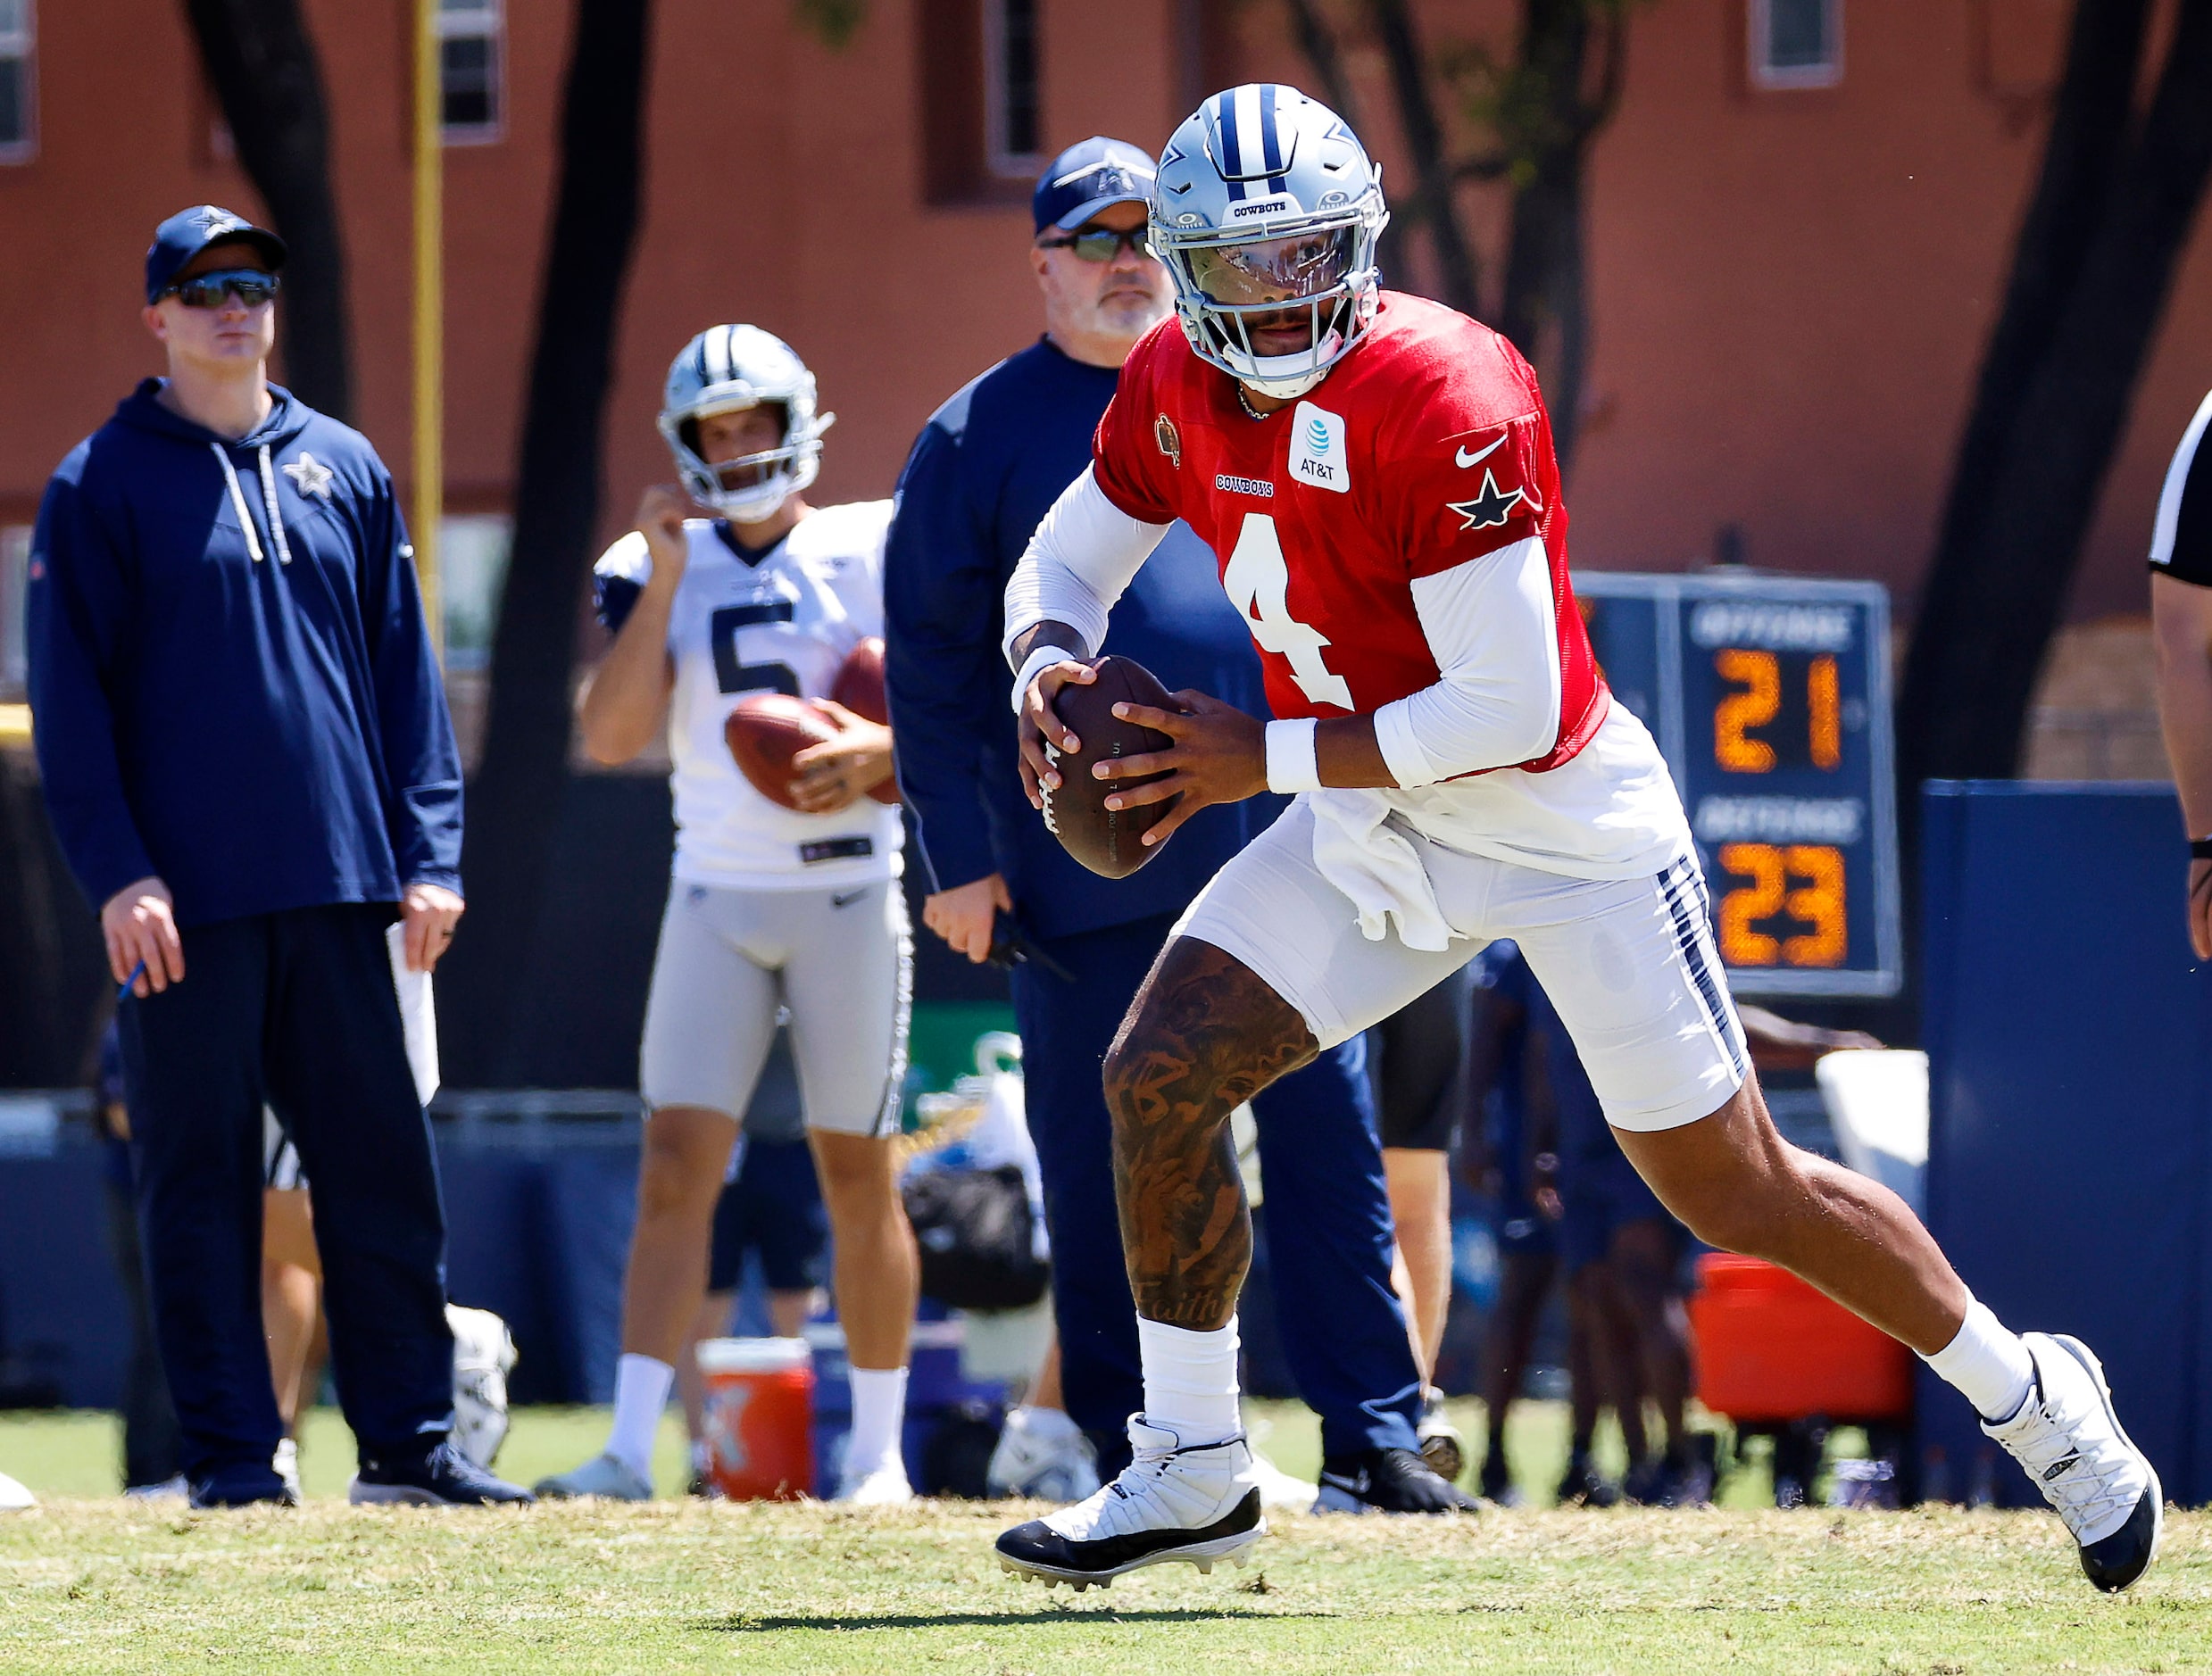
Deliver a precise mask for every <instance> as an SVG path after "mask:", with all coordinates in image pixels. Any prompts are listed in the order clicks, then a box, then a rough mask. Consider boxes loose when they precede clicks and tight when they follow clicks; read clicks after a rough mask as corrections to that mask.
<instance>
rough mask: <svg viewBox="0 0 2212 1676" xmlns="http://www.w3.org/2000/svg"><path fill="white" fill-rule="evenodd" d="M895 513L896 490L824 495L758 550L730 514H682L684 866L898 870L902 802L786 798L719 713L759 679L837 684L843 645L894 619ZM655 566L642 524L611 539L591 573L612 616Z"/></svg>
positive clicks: (675, 729)
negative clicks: (751, 775)
mask: <svg viewBox="0 0 2212 1676" xmlns="http://www.w3.org/2000/svg"><path fill="white" fill-rule="evenodd" d="M890 523H891V502H888V501H862V502H853V503H852V504H851V505H849V506H829V507H823V508H821V509H820V510H818V511H815V512H813V513H811V514H810V515H809V516H807V517H805V518H802V519H800V520H799V522H798V524H797V525H796V526H794V528H793V529H792V531H791V533H790V534H789V535H786V537H785V538H784V539H783V540H782V541H781V542H780V543H778V544H777V545H776V546H774V547H772V548H770V549H769V551H768V552H766V553H764V554H761V555H760V556H759V558H758V560H757V562H751V563H749V562H747V560H745V559H744V557H743V556H741V555H740V554H739V552H737V551H736V548H735V547H734V546H733V545H732V544H731V543H730V542H729V541H728V539H726V538H725V536H724V535H723V533H722V532H723V530H724V528H725V527H726V526H724V525H722V524H721V522H720V521H719V519H689V520H686V523H685V525H684V530H685V534H686V535H687V536H688V537H689V538H690V542H691V552H690V557H689V559H688V560H687V561H686V565H685V568H684V579H683V581H682V582H681V583H679V584H678V586H677V590H676V602H675V605H674V607H673V609H672V610H670V612H669V658H670V659H671V660H673V662H674V664H675V668H676V688H675V692H674V693H673V694H672V696H671V697H670V700H669V760H670V762H671V763H672V764H673V765H674V772H673V773H672V774H671V775H670V776H669V784H670V785H671V786H672V787H673V788H674V791H675V794H676V865H675V875H676V877H678V879H681V880H683V881H684V882H686V884H716V885H723V886H727V887H735V888H737V889H741V890H799V889H813V888H815V887H818V886H824V885H827V886H842V885H852V884H869V883H873V882H874V881H876V880H878V879H886V878H891V877H894V876H895V875H897V873H898V871H899V845H900V842H901V838H902V830H901V826H900V823H899V811H898V809H897V808H896V806H894V805H889V804H884V803H878V802H877V801H875V800H874V799H873V798H862V799H861V801H858V802H856V803H854V804H852V806H851V807H850V808H847V809H841V810H839V811H838V812H837V813H836V814H835V815H802V814H801V813H799V812H798V811H797V810H796V809H785V808H784V807H783V806H782V805H780V804H778V803H772V802H770V801H769V800H768V799H767V798H765V797H763V796H761V793H760V792H756V791H755V790H753V785H752V784H751V782H749V781H748V780H747V779H746V778H745V776H744V774H743V773H741V772H740V771H739V769H738V767H737V764H736V761H735V760H734V759H732V758H731V756H730V754H729V747H728V744H727V743H725V742H724V740H723V737H722V724H723V723H724V722H725V721H726V720H727V719H728V717H729V713H730V711H732V710H733V709H736V708H737V703H738V701H739V700H741V699H743V698H744V697H745V696H746V695H747V694H748V693H759V692H770V693H790V694H792V695H793V696H794V697H795V698H824V697H827V695H828V693H829V689H830V686H831V685H832V684H833V683H834V682H835V681H836V678H837V670H838V668H840V667H841V666H842V665H843V664H844V660H845V657H846V654H848V653H849V652H850V651H852V648H853V647H854V646H855V645H857V644H859V643H860V642H861V641H862V640H863V639H865V638H867V637H868V636H869V635H881V634H882V633H883V544H884V534H885V532H886V530H887V529H888V528H889V527H890ZM652 574H653V555H652V552H651V551H650V550H649V549H648V548H647V547H646V545H645V538H644V535H641V534H639V533H638V532H637V531H636V530H633V531H631V532H630V533H629V534H628V535H625V536H623V537H622V539H621V540H620V541H618V542H617V543H614V545H613V546H611V547H610V548H608V549H607V552H606V555H605V557H603V558H602V559H601V560H600V561H599V562H598V564H597V565H596V566H595V567H594V568H593V577H594V581H595V585H596V586H597V590H598V595H599V608H600V617H601V619H602V620H603V621H604V622H605V623H606V624H607V626H609V627H611V628H620V626H621V624H622V622H623V620H624V619H625V618H627V617H628V614H629V609H630V607H631V605H632V604H633V603H634V602H635V601H636V597H637V591H638V590H639V589H640V588H641V587H642V586H643V585H644V582H645V579H646V578H647V577H650V576H651V575H652Z"/></svg>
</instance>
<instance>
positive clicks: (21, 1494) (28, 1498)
mask: <svg viewBox="0 0 2212 1676" xmlns="http://www.w3.org/2000/svg"><path fill="white" fill-rule="evenodd" d="M37 1505H38V1498H37V1497H36V1496H34V1495H32V1494H31V1493H30V1491H29V1490H28V1489H24V1488H23V1487H22V1486H21V1484H19V1483H17V1482H16V1481H14V1480H13V1479H12V1478H10V1477H9V1476H8V1475H7V1474H6V1473H0V1513H28V1512H29V1510H30V1509H31V1508H33V1507H36V1506H37Z"/></svg>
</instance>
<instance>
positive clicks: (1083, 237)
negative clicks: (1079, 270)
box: [1037, 227, 1151, 261]
mask: <svg viewBox="0 0 2212 1676" xmlns="http://www.w3.org/2000/svg"><path fill="white" fill-rule="evenodd" d="M1145 232H1146V229H1145V228H1142V227H1133V228H1130V229H1129V230H1128V231H1127V232H1126V233H1117V232H1115V231H1114V229H1113V228H1110V227H1085V228H1079V229H1078V230H1077V231H1076V232H1073V233H1070V234H1069V236H1067V237H1066V238H1041V239H1039V240H1038V241H1037V245H1038V246H1039V248H1041V249H1044V250H1072V251H1074V252H1075V253H1076V254H1077V256H1079V257H1080V258H1082V260H1084V261H1113V259H1114V258H1115V256H1116V255H1118V254H1119V253H1120V251H1121V247H1122V246H1123V245H1127V246H1128V247H1129V253H1130V254H1131V255H1133V256H1148V255H1150V254H1151V252H1150V251H1148V250H1146V249H1145V248H1144V235H1145Z"/></svg>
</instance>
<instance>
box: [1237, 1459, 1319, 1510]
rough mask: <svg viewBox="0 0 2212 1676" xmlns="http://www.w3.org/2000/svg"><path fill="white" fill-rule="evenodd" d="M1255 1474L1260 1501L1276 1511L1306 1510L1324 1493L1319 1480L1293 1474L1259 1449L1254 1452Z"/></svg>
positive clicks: (1253, 1474)
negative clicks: (1310, 1480)
mask: <svg viewBox="0 0 2212 1676" xmlns="http://www.w3.org/2000/svg"><path fill="white" fill-rule="evenodd" d="M1252 1482H1253V1483H1254V1484H1256V1485H1257V1486H1258V1487H1259V1489H1260V1506H1262V1507H1266V1508H1268V1509H1271V1510H1272V1511H1274V1512H1276V1513H1304V1512H1305V1511H1306V1510H1307V1509H1308V1508H1310V1507H1311V1506H1313V1499H1314V1498H1315V1497H1317V1496H1318V1495H1319V1494H1320V1493H1321V1487H1320V1486H1319V1485H1318V1484H1310V1483H1308V1482H1307V1481H1305V1480H1304V1479H1302V1478H1293V1477H1292V1476H1291V1475H1290V1474H1289V1473H1286V1472H1285V1471H1284V1470H1283V1469H1282V1468H1281V1467H1279V1466H1277V1465H1276V1464H1275V1463H1274V1462H1273V1461H1270V1460H1269V1459H1268V1457H1267V1456H1266V1454H1265V1453H1264V1452H1262V1451H1261V1450H1259V1449H1253V1450H1252Z"/></svg>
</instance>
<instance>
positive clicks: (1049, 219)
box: [1029, 134, 1160, 233]
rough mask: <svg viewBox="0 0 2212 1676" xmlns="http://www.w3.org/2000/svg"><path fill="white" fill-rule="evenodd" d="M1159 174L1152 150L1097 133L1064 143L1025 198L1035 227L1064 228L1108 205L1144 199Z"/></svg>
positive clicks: (1148, 200) (1147, 198)
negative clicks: (1028, 196)
mask: <svg viewBox="0 0 2212 1676" xmlns="http://www.w3.org/2000/svg"><path fill="white" fill-rule="evenodd" d="M1159 173H1160V170H1159V168H1158V166H1157V165H1156V164H1155V163H1154V162H1152V153H1150V152H1148V151H1146V150H1145V149H1144V148H1143V146H1141V145H1130V144H1129V142H1128V141H1127V140H1118V139H1108V138H1107V137H1105V136H1104V135H1103V134H1098V135H1094V136H1093V137H1091V138H1089V139H1086V140H1084V141H1082V142H1081V143H1080V144H1077V145H1070V146H1069V148H1068V149H1067V150H1066V151H1064V152H1062V153H1060V155H1059V156H1057V157H1055V158H1053V159H1052V167H1051V168H1049V169H1047V170H1045V171H1044V173H1043V174H1041V175H1039V176H1038V177H1037V189H1036V191H1035V194H1034V195H1032V196H1031V197H1030V199H1029V211H1030V213H1031V214H1032V215H1034V216H1035V218H1036V223H1037V228H1036V230H1037V231H1038V232H1040V233H1042V232H1043V231H1044V229H1045V228H1048V227H1057V228H1060V231H1062V232H1063V233H1064V232H1069V231H1072V230H1073V229H1074V228H1078V227H1081V226H1082V225H1083V224H1084V223H1085V221H1087V220H1090V219H1091V218H1092V217H1093V216H1094V215H1096V214H1097V213H1098V212H1100V211H1101V210H1103V209H1105V208H1107V207H1108V206H1109V205H1111V204H1116V203H1151V202H1152V182H1153V180H1154V179H1155V178H1158V176H1159Z"/></svg>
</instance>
